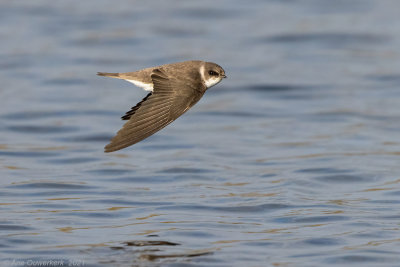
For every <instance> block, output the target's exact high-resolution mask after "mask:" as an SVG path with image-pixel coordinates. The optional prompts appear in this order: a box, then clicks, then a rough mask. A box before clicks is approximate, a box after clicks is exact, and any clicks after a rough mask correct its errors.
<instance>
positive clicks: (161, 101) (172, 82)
mask: <svg viewBox="0 0 400 267" xmlns="http://www.w3.org/2000/svg"><path fill="white" fill-rule="evenodd" d="M97 75H100V76H106V77H111V78H117V79H123V80H126V81H128V82H131V83H133V84H134V85H136V86H138V87H142V88H143V89H144V90H146V91H150V93H149V94H148V95H147V96H146V97H145V98H143V100H142V101H140V102H139V103H137V104H136V106H134V107H132V108H131V110H129V111H128V112H126V114H125V115H124V116H123V117H122V119H123V120H127V122H126V123H125V125H124V126H123V127H122V128H121V129H120V130H119V131H118V133H117V134H116V135H115V136H114V137H113V138H112V139H111V142H110V143H109V144H108V145H106V146H105V148H104V151H105V152H113V151H117V150H120V149H123V148H125V147H128V146H131V145H133V144H136V143H138V142H140V141H142V140H143V139H145V138H147V137H149V136H150V135H152V134H154V133H156V132H158V131H159V130H161V129H162V128H164V127H165V126H167V125H168V124H170V123H171V122H173V121H174V120H176V119H177V118H178V117H179V116H181V115H182V114H183V113H185V112H186V111H187V110H188V109H190V108H191V107H192V106H193V105H194V104H196V103H197V102H198V101H199V100H200V98H201V97H202V96H203V95H204V93H205V92H206V91H207V89H208V88H210V87H212V86H214V85H216V84H217V83H219V82H220V81H221V80H222V79H223V78H226V75H225V71H224V69H223V68H222V67H221V66H219V65H217V64H215V63H212V62H205V61H199V60H191V61H184V62H177V63H171V64H165V65H161V66H158V67H152V68H146V69H142V70H139V71H135V72H125V73H107V72H98V73H97Z"/></svg>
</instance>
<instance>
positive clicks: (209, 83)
mask: <svg viewBox="0 0 400 267" xmlns="http://www.w3.org/2000/svg"><path fill="white" fill-rule="evenodd" d="M220 81H221V78H220V77H210V78H208V79H207V80H204V84H205V85H206V87H207V88H210V87H211V86H214V85H216V84H217V83H219V82H220Z"/></svg>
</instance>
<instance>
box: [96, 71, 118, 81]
mask: <svg viewBox="0 0 400 267" xmlns="http://www.w3.org/2000/svg"><path fill="white" fill-rule="evenodd" d="M97 75H99V76H106V77H111V78H117V79H121V77H120V76H119V73H108V72H98V73H97Z"/></svg>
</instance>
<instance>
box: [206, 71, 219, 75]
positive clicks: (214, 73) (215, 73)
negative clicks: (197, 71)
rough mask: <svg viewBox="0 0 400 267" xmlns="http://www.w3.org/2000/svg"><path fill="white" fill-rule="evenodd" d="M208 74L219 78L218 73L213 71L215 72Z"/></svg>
mask: <svg viewBox="0 0 400 267" xmlns="http://www.w3.org/2000/svg"><path fill="white" fill-rule="evenodd" d="M208 74H210V75H211V76H218V73H217V72H215V71H213V70H210V71H209V72H208Z"/></svg>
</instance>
